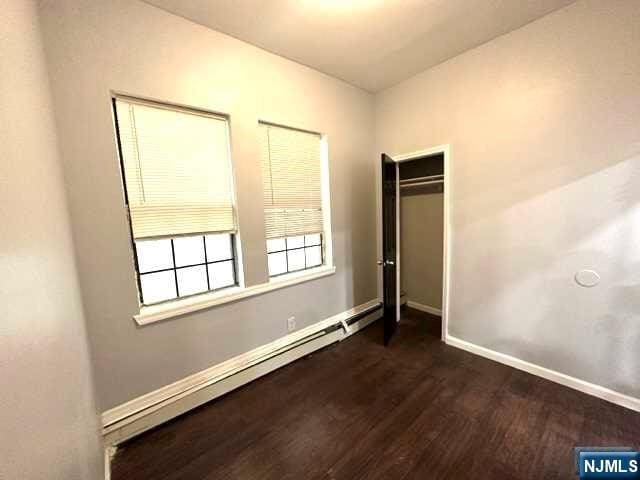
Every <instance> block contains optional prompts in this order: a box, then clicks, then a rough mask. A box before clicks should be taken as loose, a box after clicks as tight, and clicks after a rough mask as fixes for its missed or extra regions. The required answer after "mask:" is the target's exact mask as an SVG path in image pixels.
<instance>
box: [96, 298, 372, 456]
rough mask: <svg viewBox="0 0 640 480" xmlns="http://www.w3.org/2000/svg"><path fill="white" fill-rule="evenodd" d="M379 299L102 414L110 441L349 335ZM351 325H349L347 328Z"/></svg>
mask: <svg viewBox="0 0 640 480" xmlns="http://www.w3.org/2000/svg"><path fill="white" fill-rule="evenodd" d="M380 306H381V305H380V302H379V301H378V299H374V300H371V301H369V302H366V303H363V304H362V305H358V306H356V307H354V308H351V309H349V310H347V311H345V312H342V313H339V314H337V315H334V316H332V317H330V318H327V319H325V320H322V321H320V322H318V323H315V324H313V325H311V326H309V327H306V328H303V329H301V330H298V331H297V332H293V333H291V334H289V335H286V336H285V337H282V338H280V339H278V340H275V341H273V342H271V343H268V344H266V345H263V346H261V347H258V348H256V349H254V350H250V351H248V352H246V353H243V354H241V355H238V356H236V357H234V358H231V359H229V360H227V361H224V362H222V363H219V364H217V365H214V366H212V367H210V368H208V369H206V370H203V371H201V372H198V373H195V374H193V375H190V376H188V377H185V378H183V379H181V380H178V381H177V382H174V383H172V384H170V385H166V386H164V387H161V388H159V389H158V390H155V391H153V392H150V393H147V394H146V395H142V396H141V397H138V398H135V399H133V400H131V401H129V402H126V403H124V404H122V405H119V406H117V407H114V408H112V409H110V410H107V411H106V412H104V413H103V414H102V425H103V429H102V434H103V437H104V441H105V444H106V445H117V444H118V443H121V442H123V441H124V440H127V439H129V438H131V437H133V436H135V435H137V434H139V433H142V432H143V431H145V430H148V429H150V428H153V427H155V426H157V425H160V424H161V423H164V422H166V421H168V420H170V419H172V418H174V417H176V416H178V415H181V414H182V413H185V412H187V411H189V410H191V409H193V408H195V407H197V406H199V405H202V404H203V403H206V402H208V401H210V400H213V399H215V398H217V397H219V396H221V395H224V394H225V393H228V392H230V391H232V390H234V389H236V388H238V387H240V386H242V385H245V384H247V383H249V382H251V381H252V380H255V379H257V378H259V377H261V376H263V375H265V374H267V373H269V372H272V371H273V370H276V369H278V368H280V367H282V366H284V365H286V364H288V363H290V362H293V361H294V360H297V359H299V358H301V357H304V356H305V355H308V354H309V353H311V352H313V351H315V350H318V349H321V348H323V347H326V346H327V345H330V344H332V343H335V342H338V341H340V340H344V339H345V338H347V337H348V336H350V335H353V334H354V333H355V332H357V331H358V330H361V329H363V328H364V327H366V326H367V325H369V324H370V323H372V322H374V321H376V320H378V319H379V318H380ZM345 327H346V328H345Z"/></svg>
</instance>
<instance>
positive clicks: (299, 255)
mask: <svg viewBox="0 0 640 480" xmlns="http://www.w3.org/2000/svg"><path fill="white" fill-rule="evenodd" d="M267 260H268V264H269V276H270V277H275V276H276V275H283V274H285V273H290V272H296V271H300V270H305V269H307V268H314V267H318V266H320V265H322V261H323V259H322V234H320V233H310V234H307V235H296V236H291V237H286V238H274V239H267Z"/></svg>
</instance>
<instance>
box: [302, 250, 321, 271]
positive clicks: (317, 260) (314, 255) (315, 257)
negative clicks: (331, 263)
mask: <svg viewBox="0 0 640 480" xmlns="http://www.w3.org/2000/svg"><path fill="white" fill-rule="evenodd" d="M304 252H305V255H306V256H307V268H309V267H317V266H318V265H320V264H322V249H321V247H307V248H305V249H304Z"/></svg>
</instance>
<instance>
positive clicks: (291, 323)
mask: <svg viewBox="0 0 640 480" xmlns="http://www.w3.org/2000/svg"><path fill="white" fill-rule="evenodd" d="M295 329H296V317H289V318H288V319H287V330H288V331H289V332H293V331H294V330H295Z"/></svg>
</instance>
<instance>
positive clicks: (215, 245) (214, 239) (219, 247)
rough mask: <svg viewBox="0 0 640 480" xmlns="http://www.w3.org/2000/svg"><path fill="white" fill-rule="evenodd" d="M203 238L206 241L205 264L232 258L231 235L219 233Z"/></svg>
mask: <svg viewBox="0 0 640 480" xmlns="http://www.w3.org/2000/svg"><path fill="white" fill-rule="evenodd" d="M205 238H206V241H207V262H215V261H217V260H228V259H230V258H233V249H232V248H231V234H229V233H219V234H216V235H207V236H206V237H205Z"/></svg>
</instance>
